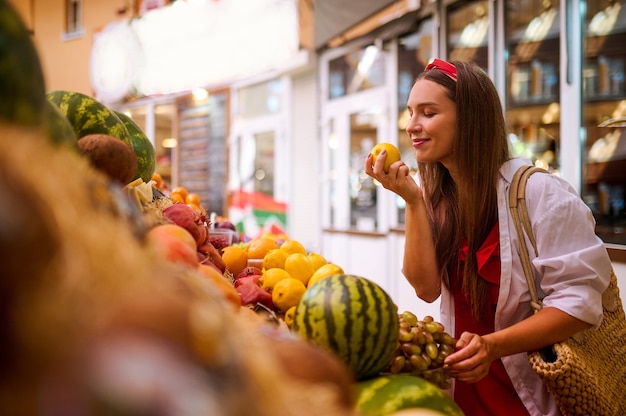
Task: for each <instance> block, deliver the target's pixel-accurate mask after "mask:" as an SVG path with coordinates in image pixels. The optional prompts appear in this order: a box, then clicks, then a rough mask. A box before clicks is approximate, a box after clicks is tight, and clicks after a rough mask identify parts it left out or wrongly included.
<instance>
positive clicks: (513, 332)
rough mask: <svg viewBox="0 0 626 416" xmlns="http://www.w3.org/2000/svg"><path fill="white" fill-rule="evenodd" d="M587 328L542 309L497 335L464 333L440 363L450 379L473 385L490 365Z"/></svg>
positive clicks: (562, 313)
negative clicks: (451, 375) (451, 376)
mask: <svg viewBox="0 0 626 416" xmlns="http://www.w3.org/2000/svg"><path fill="white" fill-rule="evenodd" d="M589 327H591V325H590V324H588V323H586V322H583V321H581V320H579V319H577V318H574V317H573V316H570V315H568V314H567V313H565V312H563V311H561V310H559V309H556V308H551V307H547V308H543V309H541V310H540V311H539V312H538V313H536V314H534V315H533V316H530V317H529V318H526V319H524V320H523V321H521V322H519V323H517V324H515V325H512V326H510V327H508V328H505V329H502V330H500V331H496V332H493V333H491V334H487V335H484V336H482V337H481V336H480V335H476V334H471V333H469V332H464V333H463V334H461V336H460V337H459V339H458V341H457V344H456V348H457V351H456V352H455V353H453V354H450V355H449V356H448V357H447V358H446V360H445V361H444V367H445V368H448V369H450V370H451V371H452V372H453V374H454V377H456V378H457V379H458V380H462V381H464V382H466V383H475V382H477V381H479V380H480V379H482V378H483V377H485V376H486V375H487V373H488V372H489V367H490V365H491V362H492V361H494V360H496V359H498V358H501V357H504V356H507V355H512V354H517V353H521V352H526V351H536V350H539V349H541V348H543V347H546V346H548V345H551V344H554V343H555V342H559V341H562V340H564V339H566V338H569V337H571V336H572V335H574V334H576V333H578V332H580V331H582V330H585V329H587V328H589Z"/></svg>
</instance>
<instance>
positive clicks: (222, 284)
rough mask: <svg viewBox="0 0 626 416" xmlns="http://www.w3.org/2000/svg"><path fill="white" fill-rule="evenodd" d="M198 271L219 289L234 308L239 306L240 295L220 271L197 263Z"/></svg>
mask: <svg viewBox="0 0 626 416" xmlns="http://www.w3.org/2000/svg"><path fill="white" fill-rule="evenodd" d="M198 271H199V272H200V273H201V274H202V275H204V277H206V278H207V280H208V281H209V282H210V283H211V284H212V285H213V286H214V287H215V288H217V289H218V290H219V292H220V293H221V294H222V295H223V296H224V298H225V299H226V300H227V301H228V302H229V303H230V304H232V305H233V306H234V307H235V308H236V309H239V308H240V307H241V297H240V296H239V293H238V292H237V289H235V286H233V285H232V284H231V283H230V282H229V281H228V280H227V279H226V278H225V277H224V275H222V273H220V272H219V270H217V269H216V268H215V267H213V266H207V265H206V264H199V265H198Z"/></svg>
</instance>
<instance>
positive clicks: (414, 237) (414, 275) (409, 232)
mask: <svg viewBox="0 0 626 416" xmlns="http://www.w3.org/2000/svg"><path fill="white" fill-rule="evenodd" d="M386 159H387V154H386V152H382V153H381V154H380V155H379V156H378V157H377V158H376V163H375V164H374V165H372V155H368V157H367V158H366V160H365V173H367V174H368V175H369V176H371V177H372V178H374V179H376V180H377V181H378V182H380V184H381V185H382V186H383V187H384V188H385V189H388V190H390V191H392V192H394V193H395V194H397V195H398V196H400V197H401V198H402V199H404V201H405V202H406V210H405V245H404V261H403V269H402V271H403V273H404V276H405V277H406V279H407V280H408V282H409V283H410V284H411V286H413V288H414V289H415V293H416V294H417V296H418V297H420V298H421V299H423V300H424V301H426V302H433V301H435V300H436V299H437V298H438V297H439V294H440V292H441V277H440V273H439V267H438V265H437V260H436V256H435V245H434V242H433V237H432V233H431V229H430V224H429V222H428V216H427V214H426V206H425V204H424V200H423V197H422V190H421V189H420V187H419V186H418V185H417V182H415V179H414V178H413V177H412V176H411V175H410V173H409V167H408V166H407V165H406V164H404V163H403V162H402V161H398V162H395V163H393V164H391V166H390V167H389V172H388V173H385V171H384V170H383V165H384V163H385V160H386Z"/></svg>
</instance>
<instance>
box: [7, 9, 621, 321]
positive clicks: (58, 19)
mask: <svg viewBox="0 0 626 416" xmlns="http://www.w3.org/2000/svg"><path fill="white" fill-rule="evenodd" d="M13 2H14V3H17V4H18V9H20V11H21V12H22V14H23V15H24V16H25V20H26V22H27V23H29V24H30V25H32V27H33V35H34V38H35V41H36V43H37V44H38V46H39V48H40V50H41V54H42V60H43V65H44V70H45V71H46V78H47V85H48V88H49V89H74V90H78V91H81V92H85V93H88V94H92V95H95V96H96V97H97V98H99V99H101V100H103V101H105V102H108V103H109V104H110V105H112V106H115V107H117V108H119V109H121V110H123V111H126V112H128V113H129V114H131V115H132V116H133V118H134V119H135V120H136V121H137V122H138V123H139V124H140V125H141V126H142V127H143V128H144V130H145V131H146V133H147V134H148V136H149V137H150V138H151V140H153V141H154V143H155V147H156V149H157V154H158V158H159V159H158V168H157V169H158V171H159V172H160V173H161V174H162V175H163V176H164V177H165V178H166V179H167V180H168V181H169V182H170V183H171V185H172V186H177V185H181V186H186V187H188V188H190V189H193V190H194V192H197V193H199V194H200V195H202V198H203V201H202V202H203V204H204V205H205V206H207V207H209V210H212V211H215V212H217V213H219V214H220V215H224V216H227V217H229V218H231V219H233V220H234V221H235V222H237V223H238V224H239V226H240V227H241V229H242V230H244V231H245V232H246V233H248V234H249V235H251V236H252V235H254V234H257V233H260V232H263V231H265V230H272V231H276V232H280V231H281V230H282V231H285V232H286V233H287V234H288V235H290V236H292V237H293V238H295V239H297V240H299V241H302V242H303V243H304V244H305V245H307V248H309V249H310V250H315V251H320V252H321V253H323V254H324V255H325V256H326V257H327V258H328V259H330V260H331V261H334V262H336V263H338V264H340V265H341V266H342V267H343V268H344V269H345V270H346V271H349V272H350V273H352V274H360V275H363V276H366V277H369V278H372V279H373V280H376V281H377V282H378V283H380V284H381V285H382V286H383V287H384V288H385V289H386V290H387V291H389V293H390V294H391V295H392V297H393V298H394V300H396V301H397V302H398V304H399V306H400V308H403V309H410V310H417V311H418V312H420V313H432V314H437V307H438V305H437V304H436V303H435V304H431V305H425V304H422V303H420V302H419V301H417V300H416V299H415V296H414V294H413V291H412V290H411V288H410V287H409V286H408V284H407V283H406V282H405V280H404V278H403V277H402V275H401V272H400V268H401V259H402V249H403V241H404V235H403V228H404V227H403V206H402V203H401V201H400V200H398V199H397V198H395V197H394V196H393V195H392V194H391V193H389V192H386V191H385V190H383V189H382V188H381V187H380V186H378V185H377V184H376V183H374V182H373V181H372V180H371V178H369V177H367V175H365V174H364V172H363V160H364V158H365V154H366V153H367V152H368V151H369V149H370V148H371V147H372V146H373V145H374V144H375V143H377V142H383V141H385V142H391V143H395V144H397V145H398V147H399V148H400V149H401V151H402V154H403V160H404V161H405V162H406V163H407V164H409V165H411V166H415V162H414V160H413V149H412V147H411V145H410V143H409V141H408V140H407V138H406V133H405V132H404V127H405V125H406V114H405V106H406V100H407V97H408V94H409V91H410V88H411V86H412V83H413V80H414V78H415V76H416V75H417V74H418V73H419V72H421V71H422V70H423V68H424V67H425V65H426V64H427V63H428V61H429V60H430V59H431V58H433V57H441V58H445V59H460V60H472V61H475V62H476V63H478V64H479V65H480V66H481V67H483V68H484V69H485V71H487V73H488V74H489V75H490V76H491V78H492V79H493V80H494V82H495V84H496V86H497V87H498V90H499V91H500V94H501V97H502V101H503V105H504V107H505V108H504V109H505V112H506V116H507V121H508V123H509V133H510V138H511V143H512V145H513V148H514V149H515V152H516V154H519V155H525V156H527V157H529V158H531V159H532V160H533V162H534V163H535V164H537V165H539V166H543V167H546V168H548V169H549V170H551V171H552V172H554V173H555V174H558V175H561V176H562V177H563V178H565V179H566V180H568V181H569V182H570V183H571V184H572V185H573V186H575V187H576V189H578V190H579V192H580V194H581V196H582V197H583V198H584V200H585V201H586V202H587V204H588V205H589V206H590V207H591V209H592V210H593V212H594V215H595V218H596V220H597V223H598V227H597V232H598V235H599V236H600V237H601V238H602V239H603V240H604V241H605V242H606V244H607V247H608V249H609V251H610V255H611V258H612V260H613V262H614V264H615V269H616V272H617V275H618V277H619V278H620V285H621V286H622V287H624V288H626V232H625V228H626V210H625V207H624V189H625V187H626V138H625V137H624V135H626V129H624V128H622V127H623V125H624V123H623V122H622V126H621V127H620V123H619V120H620V117H624V116H626V81H625V65H626V48H624V45H625V44H626V2H625V1H624V0H620V1H610V0H589V1H583V0H519V1H515V2H511V1H505V0H492V1H486V0H485V1H450V0H440V1H427V0H422V1H420V0H396V1H391V0H376V1H374V0H343V1H341V2H336V1H334V0H255V1H245V2H242V1H235V0H218V1H204V0H195V1H193V0H177V1H173V2H171V1H135V2H132V1H128V0H115V1H108V0H107V1H104V0H103V1H96V0H92V1H90V2H84V1H81V0H67V1H63V0H13ZM259 16H262V18H259ZM477 111H480V109H477ZM569 226H572V224H563V227H564V229H565V228H566V227H569ZM625 290H626V289H625Z"/></svg>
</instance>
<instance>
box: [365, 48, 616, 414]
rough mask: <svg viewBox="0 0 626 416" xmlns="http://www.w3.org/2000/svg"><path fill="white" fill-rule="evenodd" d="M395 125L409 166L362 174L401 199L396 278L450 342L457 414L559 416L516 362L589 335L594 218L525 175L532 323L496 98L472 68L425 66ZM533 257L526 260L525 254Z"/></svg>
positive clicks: (598, 305) (562, 190)
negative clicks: (408, 148)
mask: <svg viewBox="0 0 626 416" xmlns="http://www.w3.org/2000/svg"><path fill="white" fill-rule="evenodd" d="M407 109H408V111H409V114H410V116H411V118H410V121H409V123H408V125H407V127H406V131H407V133H408V134H409V139H410V140H411V142H412V144H413V147H414V148H415V155H416V158H417V162H418V174H417V177H416V178H413V177H412V176H411V175H409V168H408V166H406V165H405V164H404V163H403V162H401V161H399V162H395V163H393V164H392V165H391V167H390V169H389V172H388V173H385V172H384V170H383V164H384V162H385V159H386V156H385V155H383V154H381V155H380V156H379V157H378V158H377V160H376V163H375V164H373V163H372V159H371V156H368V158H367V160H366V161H365V171H366V172H367V174H368V175H370V176H371V177H373V178H375V179H376V180H378V181H379V182H380V183H381V184H382V186H383V187H385V188H386V189H389V190H390V191H393V192H394V193H396V194H397V195H399V196H400V197H402V198H403V199H404V200H405V201H406V218H405V225H406V242H405V248H404V250H405V251H404V262H403V273H404V275H405V276H406V278H407V280H408V281H409V282H410V283H411V285H412V286H413V288H414V289H415V293H416V294H417V296H419V297H420V298H421V299H423V300H425V301H426V302H432V301H434V300H436V299H438V298H439V296H441V322H442V323H443V325H444V326H445V328H446V330H447V331H448V332H449V333H451V334H454V336H455V337H456V338H457V339H458V342H457V344H456V351H455V353H453V354H451V355H450V356H448V357H447V359H446V361H445V363H444V365H445V367H446V368H448V369H450V370H451V371H452V374H453V376H454V378H455V379H456V380H455V382H454V383H453V395H454V399H455V400H456V401H457V403H459V405H460V406H461V408H462V409H463V411H464V412H465V413H466V414H468V415H473V416H476V415H507V416H509V415H528V414H530V415H558V414H559V412H558V410H557V407H556V404H555V402H554V399H553V398H552V396H551V395H550V394H549V393H548V391H547V390H546V389H545V387H544V386H543V384H542V382H541V380H540V379H539V377H538V376H537V375H536V374H535V373H534V371H533V370H532V368H531V367H530V364H529V363H528V357H527V352H528V351H533V350H537V349H540V348H542V347H544V346H548V345H550V344H552V343H554V342H557V341H560V340H563V339H565V338H567V337H569V336H571V335H573V334H575V333H577V332H579V331H581V330H584V329H587V328H594V327H597V326H599V324H600V322H601V320H602V300H601V298H602V292H603V291H604V290H605V289H606V288H607V286H608V284H609V278H610V269H611V263H610V260H609V258H608V254H607V252H606V249H605V247H604V244H603V242H602V241H601V240H600V239H599V238H598V237H597V236H596V234H595V230H594V222H593V217H592V215H591V212H590V210H589V208H588V207H587V206H586V205H585V204H584V202H583V201H582V200H581V198H580V197H579V196H578V195H577V193H576V191H575V190H574V189H573V188H572V187H571V186H570V185H569V184H568V183H567V182H566V181H564V180H562V179H560V178H559V177H557V176H555V175H547V174H540V173H537V174H534V175H532V176H531V177H530V179H529V181H528V184H527V190H526V200H527V205H528V213H529V216H530V219H531V222H532V226H533V232H534V234H535V237H536V239H537V246H538V251H539V256H538V257H536V258H534V259H533V260H532V263H533V267H534V272H535V276H536V277H535V278H536V281H537V283H538V285H539V287H540V289H539V296H540V298H543V304H544V308H543V309H542V310H541V311H540V312H539V313H537V314H535V315H533V313H532V310H531V306H530V303H529V302H530V295H529V291H528V285H527V283H526V279H525V277H524V272H523V269H522V264H521V261H520V258H519V255H518V242H517V235H516V232H515V228H514V225H513V221H512V219H511V217H510V216H509V207H508V189H509V186H510V183H511V179H512V177H513V175H514V174H515V171H516V170H517V169H518V168H519V167H520V166H522V165H524V164H528V163H529V162H528V161H524V160H521V159H517V158H513V157H512V156H511V155H510V153H509V144H508V140H507V133H506V127H505V120H504V115H503V112H502V107H501V103H500V99H499V96H498V93H497V91H496V89H495V86H494V85H493V83H492V81H491V80H490V78H489V77H488V76H487V75H486V74H485V72H484V71H483V70H482V69H480V68H479V67H478V66H476V65H474V64H471V63H465V62H456V61H455V62H446V61H442V60H438V59H435V60H434V61H433V62H432V63H431V64H429V65H428V66H427V67H426V69H425V70H424V72H423V73H421V74H420V75H419V76H418V78H417V81H416V82H415V84H414V86H413V88H412V90H411V93H410V96H409V100H408V103H407ZM531 255H532V254H531Z"/></svg>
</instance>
